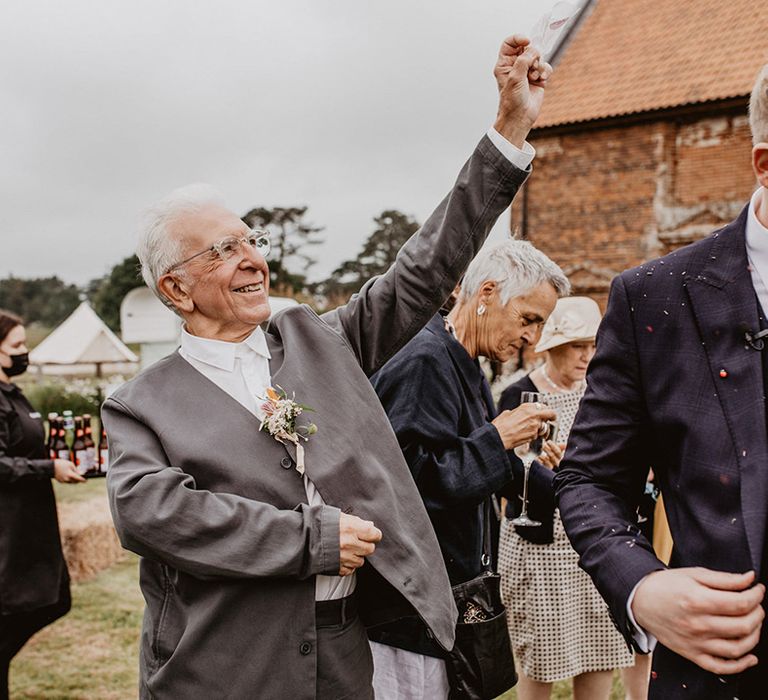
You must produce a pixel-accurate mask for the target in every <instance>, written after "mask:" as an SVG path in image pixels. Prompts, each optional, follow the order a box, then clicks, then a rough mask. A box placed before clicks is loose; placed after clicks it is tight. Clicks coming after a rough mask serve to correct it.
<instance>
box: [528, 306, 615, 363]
mask: <svg viewBox="0 0 768 700" xmlns="http://www.w3.org/2000/svg"><path fill="white" fill-rule="evenodd" d="M601 319H602V314H601V313H600V307H599V306H598V305H597V302H596V301H595V300H594V299H590V298H589V297H565V298H564V299H558V300H557V304H556V305H555V310H554V311H553V312H552V315H551V316H550V317H549V318H548V319H547V322H546V323H545V324H544V328H543V329H542V331H541V339H540V340H539V343H538V345H537V346H536V352H544V351H545V350H551V349H552V348H556V347H557V346H558V345H565V344H566V343H575V342H577V341H579V340H592V339H594V337H595V335H597V327H598V326H599V325H600V320H601Z"/></svg>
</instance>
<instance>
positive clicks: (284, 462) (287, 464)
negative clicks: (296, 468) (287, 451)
mask: <svg viewBox="0 0 768 700" xmlns="http://www.w3.org/2000/svg"><path fill="white" fill-rule="evenodd" d="M291 464H292V462H291V458H290V457H283V458H282V459H281V460H280V466H281V467H282V468H283V469H290V468H291Z"/></svg>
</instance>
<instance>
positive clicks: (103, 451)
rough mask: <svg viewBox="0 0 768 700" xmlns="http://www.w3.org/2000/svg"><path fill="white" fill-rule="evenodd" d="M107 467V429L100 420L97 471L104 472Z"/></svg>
mask: <svg viewBox="0 0 768 700" xmlns="http://www.w3.org/2000/svg"><path fill="white" fill-rule="evenodd" d="M107 469H109V449H108V447H107V430H106V428H105V427H104V421H101V437H100V438H99V471H100V472H101V473H102V474H106V473H107Z"/></svg>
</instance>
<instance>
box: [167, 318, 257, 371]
mask: <svg viewBox="0 0 768 700" xmlns="http://www.w3.org/2000/svg"><path fill="white" fill-rule="evenodd" d="M181 348H182V350H183V351H184V353H186V354H187V355H189V356H190V357H194V358H195V359H196V360H199V361H200V362H205V363H206V364H208V365H212V366H213V367H218V368H219V369H223V370H226V371H227V372H231V371H232V370H233V369H234V368H235V359H236V358H237V357H241V356H242V355H243V353H250V351H253V352H255V353H256V354H257V355H261V356H262V357H265V358H266V359H268V360H269V359H271V355H270V354H269V348H268V347H267V337H266V336H265V335H264V331H263V330H261V326H257V327H256V329H255V330H254V331H253V333H251V334H250V335H249V336H248V337H247V338H246V339H245V340H244V341H242V342H241V343H230V342H228V341H226V340H216V339H214V338H201V337H199V336H196V335H192V334H191V333H188V332H187V329H186V328H184V327H182V329H181Z"/></svg>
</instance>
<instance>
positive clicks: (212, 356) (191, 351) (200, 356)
mask: <svg viewBox="0 0 768 700" xmlns="http://www.w3.org/2000/svg"><path fill="white" fill-rule="evenodd" d="M179 355H181V356H182V357H183V358H184V359H185V360H186V361H187V362H189V364H191V365H192V366H193V367H194V368H195V369H196V370H197V371H198V372H200V374H202V375H203V376H204V377H207V378H208V379H210V380H211V381H212V382H213V383H214V384H216V386H218V387H219V388H220V389H221V390H222V391H225V392H226V393H227V394H229V395H230V396H231V397H232V398H233V399H235V401H237V402H238V403H240V404H241V405H242V406H243V407H244V408H246V409H247V410H248V411H250V412H251V413H253V415H254V416H256V417H257V418H259V419H262V418H263V417H264V412H263V411H262V410H261V401H260V400H259V399H261V398H264V397H265V396H266V394H267V387H268V386H271V385H272V377H271V373H270V370H269V360H270V359H271V357H270V354H269V348H268V347H267V339H266V336H265V335H264V331H262V330H261V328H260V327H257V328H256V330H255V331H253V333H251V335H250V336H248V337H247V338H246V339H245V340H244V341H243V342H241V343H228V342H226V341H222V340H213V339H211V338H200V337H199V336H196V335H191V334H190V333H188V332H187V330H186V329H185V328H182V330H181V347H180V348H179ZM309 469H310V470H311V466H310V467H309ZM304 491H305V492H306V494H307V503H308V504H309V505H311V506H322V505H325V501H323V498H322V496H321V495H320V494H319V493H318V492H317V489H316V488H315V485H314V484H313V483H312V482H311V481H310V480H309V478H308V477H307V475H306V474H304ZM355 581H356V577H355V574H351V575H350V576H322V575H318V576H316V577H315V600H335V599H337V598H344V597H345V596H348V595H350V594H351V593H352V592H353V591H354V590H355Z"/></svg>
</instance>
